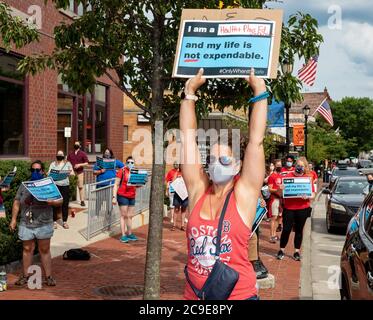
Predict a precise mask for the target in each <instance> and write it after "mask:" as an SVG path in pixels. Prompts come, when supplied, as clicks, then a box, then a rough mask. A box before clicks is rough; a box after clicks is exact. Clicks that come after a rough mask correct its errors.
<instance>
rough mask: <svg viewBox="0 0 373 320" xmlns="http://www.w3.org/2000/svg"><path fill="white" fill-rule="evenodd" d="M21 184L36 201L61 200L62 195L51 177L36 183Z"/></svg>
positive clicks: (26, 182)
mask: <svg viewBox="0 0 373 320" xmlns="http://www.w3.org/2000/svg"><path fill="white" fill-rule="evenodd" d="M22 184H23V185H24V186H25V188H26V189H27V190H28V191H29V192H30V193H31V194H32V196H33V197H34V198H35V199H36V200H38V201H48V200H60V199H62V195H61V193H60V191H59V190H58V188H57V186H56V184H55V183H54V181H53V179H52V178H51V177H48V178H45V179H41V180H36V181H25V182H22Z"/></svg>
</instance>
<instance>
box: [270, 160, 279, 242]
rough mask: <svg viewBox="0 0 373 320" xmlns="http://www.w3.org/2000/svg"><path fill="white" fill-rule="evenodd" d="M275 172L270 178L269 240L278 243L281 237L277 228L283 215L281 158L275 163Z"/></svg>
mask: <svg viewBox="0 0 373 320" xmlns="http://www.w3.org/2000/svg"><path fill="white" fill-rule="evenodd" d="M274 165H275V172H274V173H272V174H271V175H270V177H269V179H268V187H269V192H270V193H271V197H270V200H269V204H268V210H269V211H270V212H271V213H270V215H271V217H272V218H271V228H270V230H271V232H270V238H269V242H271V243H276V242H277V240H279V238H278V237H277V235H276V230H277V227H278V224H279V223H278V222H279V218H280V215H281V211H282V208H281V196H280V193H279V191H280V189H279V188H280V185H281V184H282V177H283V176H282V174H281V168H282V165H281V160H276V161H275V163H274Z"/></svg>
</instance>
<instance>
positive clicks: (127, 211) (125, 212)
mask: <svg viewBox="0 0 373 320" xmlns="http://www.w3.org/2000/svg"><path fill="white" fill-rule="evenodd" d="M134 166H135V160H134V159H133V158H132V157H128V158H127V160H126V163H125V166H124V168H123V169H121V170H118V172H117V174H116V178H115V183H114V188H113V205H116V204H117V203H118V205H119V209H120V229H121V231H122V236H121V238H120V239H119V240H120V242H123V243H127V242H129V241H137V240H138V239H137V237H136V236H135V235H134V234H133V233H132V218H133V216H134V215H135V198H136V187H135V186H129V185H128V180H129V177H130V172H131V169H133V168H134ZM126 228H127V231H126Z"/></svg>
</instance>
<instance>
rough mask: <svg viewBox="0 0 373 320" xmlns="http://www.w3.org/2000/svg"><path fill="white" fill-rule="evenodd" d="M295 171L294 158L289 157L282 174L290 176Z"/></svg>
mask: <svg viewBox="0 0 373 320" xmlns="http://www.w3.org/2000/svg"><path fill="white" fill-rule="evenodd" d="M292 171H294V156H293V155H291V154H290V155H288V156H287V157H286V159H285V166H284V167H283V168H282V169H281V173H282V174H288V173H289V172H292Z"/></svg>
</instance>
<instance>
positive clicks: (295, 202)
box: [277, 157, 315, 261]
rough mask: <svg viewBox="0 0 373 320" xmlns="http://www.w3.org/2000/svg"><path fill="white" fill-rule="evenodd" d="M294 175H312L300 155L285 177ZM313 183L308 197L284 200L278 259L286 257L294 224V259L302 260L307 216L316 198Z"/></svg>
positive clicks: (282, 188)
mask: <svg viewBox="0 0 373 320" xmlns="http://www.w3.org/2000/svg"><path fill="white" fill-rule="evenodd" d="M293 177H310V178H311V174H310V172H309V166H308V162H307V160H306V158H304V157H300V158H298V160H297V161H296V166H295V170H294V172H290V173H288V174H287V175H285V176H284V177H283V178H293ZM311 185H312V195H311V197H308V196H306V195H303V196H302V197H301V198H286V199H284V201H283V205H284V211H283V221H284V229H283V230H282V233H281V239H280V250H279V251H278V253H277V259H279V260H282V259H283V258H284V255H285V254H284V253H285V248H286V245H287V243H288V241H289V236H290V233H291V231H292V229H293V226H294V231H295V235H294V248H295V252H294V255H293V257H294V260H296V261H300V260H301V256H300V248H301V245H302V240H303V227H304V224H305V223H306V220H307V218H308V217H309V216H310V213H311V210H312V209H311V200H313V199H314V198H315V190H314V187H313V183H311ZM284 188H285V187H284V185H283V184H281V185H280V190H281V193H282V192H283V190H284Z"/></svg>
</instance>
